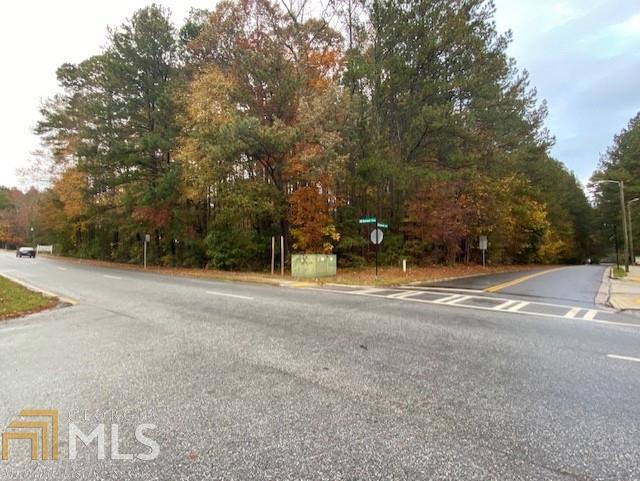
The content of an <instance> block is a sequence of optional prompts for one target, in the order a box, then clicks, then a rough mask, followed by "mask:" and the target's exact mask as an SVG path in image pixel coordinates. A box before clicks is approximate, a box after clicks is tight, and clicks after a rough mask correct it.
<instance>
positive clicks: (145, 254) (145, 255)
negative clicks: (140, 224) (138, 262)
mask: <svg viewBox="0 0 640 481" xmlns="http://www.w3.org/2000/svg"><path fill="white" fill-rule="evenodd" d="M143 251H144V254H143V257H144V268H145V269H146V268H147V236H146V234H145V236H144V248H143Z"/></svg>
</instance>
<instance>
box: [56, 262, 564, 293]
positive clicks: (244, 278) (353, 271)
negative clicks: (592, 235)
mask: <svg viewBox="0 0 640 481" xmlns="http://www.w3.org/2000/svg"><path fill="white" fill-rule="evenodd" d="M51 258H52V259H57V260H64V261H66V262H73V263H77V264H88V265H94V266H97V267H111V268H118V269H127V270H136V271H140V270H142V266H139V265H134V264H124V263H117V262H110V261H99V260H88V259H78V258H74V257H57V256H56V257H51ZM540 267H541V266H540V265H497V266H491V267H486V268H483V267H482V266H479V265H474V264H469V265H464V264H458V265H453V266H442V265H433V266H428V267H416V266H410V267H409V268H408V269H407V272H403V271H402V268H401V267H390V266H384V267H380V268H379V270H378V277H377V278H376V276H375V269H374V267H372V266H369V267H361V268H338V275H336V276H335V277H326V278H322V279H319V283H324V284H326V283H336V284H349V285H376V286H392V285H399V284H408V283H411V282H431V281H437V280H443V279H452V278H458V277H467V276H475V275H483V274H498V273H501V272H514V271H524V270H529V269H534V268H540ZM545 267H551V266H545ZM147 272H154V273H158V274H164V275H173V276H180V277H192V278H193V277H195V278H205V279H216V280H224V281H238V282H254V283H260V284H272V285H279V284H281V283H282V282H291V281H298V280H300V281H304V282H314V280H313V279H294V278H292V277H291V272H290V271H289V272H286V273H285V275H284V276H280V275H279V272H280V271H279V268H278V267H276V274H275V275H273V276H272V275H271V274H270V273H269V272H232V271H222V270H217V269H211V268H207V269H198V268H186V267H158V266H148V268H147Z"/></svg>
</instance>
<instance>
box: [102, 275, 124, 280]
mask: <svg viewBox="0 0 640 481" xmlns="http://www.w3.org/2000/svg"><path fill="white" fill-rule="evenodd" d="M103 277H106V278H107V279H115V280H116V281H121V280H122V277H118V276H110V275H109V274H104V275H103Z"/></svg>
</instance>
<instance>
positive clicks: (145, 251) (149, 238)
mask: <svg viewBox="0 0 640 481" xmlns="http://www.w3.org/2000/svg"><path fill="white" fill-rule="evenodd" d="M150 241H151V235H150V234H145V235H144V249H143V250H144V254H143V257H144V268H145V269H146V268H147V243H148V242H150Z"/></svg>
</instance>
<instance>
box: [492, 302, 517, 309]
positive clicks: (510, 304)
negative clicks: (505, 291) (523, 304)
mask: <svg viewBox="0 0 640 481" xmlns="http://www.w3.org/2000/svg"><path fill="white" fill-rule="evenodd" d="M517 302H518V301H513V300H511V301H506V302H503V303H502V304H500V305H497V306H496V307H493V308H492V309H496V310H498V311H501V310H503V309H506V308H507V307H509V306H513V305H514V304H517Z"/></svg>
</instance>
